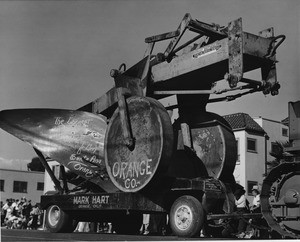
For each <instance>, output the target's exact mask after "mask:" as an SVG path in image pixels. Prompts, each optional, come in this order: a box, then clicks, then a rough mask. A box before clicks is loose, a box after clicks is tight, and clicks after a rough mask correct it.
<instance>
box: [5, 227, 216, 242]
mask: <svg viewBox="0 0 300 242" xmlns="http://www.w3.org/2000/svg"><path fill="white" fill-rule="evenodd" d="M203 239H204V238H195V239H188V240H203ZM180 240H187V239H182V238H178V237H176V236H148V235H147V236H145V235H120V234H96V233H68V234H65V233H57V234H55V233H50V232H48V231H43V230H18V229H5V228H1V241H2V242H6V241H32V242H35V241H74V242H76V241H180ZM204 240H208V239H207V238H205V239H204ZM214 240H215V239H214Z"/></svg>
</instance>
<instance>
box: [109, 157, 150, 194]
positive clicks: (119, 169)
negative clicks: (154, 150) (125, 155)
mask: <svg viewBox="0 0 300 242" xmlns="http://www.w3.org/2000/svg"><path fill="white" fill-rule="evenodd" d="M151 162H152V159H146V160H142V161H132V162H122V161H120V162H115V163H114V164H113V166H112V175H113V177H115V178H117V179H120V180H123V181H124V187H125V188H126V189H130V188H136V187H137V186H139V185H140V181H139V178H140V177H143V176H149V175H151V174H152V169H151Z"/></svg>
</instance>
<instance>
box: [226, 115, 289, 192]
mask: <svg viewBox="0 0 300 242" xmlns="http://www.w3.org/2000/svg"><path fill="white" fill-rule="evenodd" d="M224 118H225V119H226V120H227V122H228V123H229V124H230V126H231V127H232V129H233V132H234V135H235V138H236V141H237V146H238V159H237V163H236V167H235V171H234V177H235V179H236V181H237V182H238V183H239V184H241V185H242V186H243V187H244V188H245V190H246V192H247V195H248V196H250V197H251V196H252V195H251V189H252V187H253V186H254V185H258V186H259V187H260V188H261V185H262V182H263V179H264V174H265V173H266V162H267V161H270V160H272V159H274V158H273V157H272V156H271V155H270V154H269V153H270V151H272V150H273V149H276V143H275V142H276V141H287V140H288V127H287V126H285V125H284V124H282V123H281V122H279V121H274V120H270V119H265V118H262V117H258V118H251V117H250V116H249V115H248V114H246V113H235V114H230V115H226V116H224Z"/></svg>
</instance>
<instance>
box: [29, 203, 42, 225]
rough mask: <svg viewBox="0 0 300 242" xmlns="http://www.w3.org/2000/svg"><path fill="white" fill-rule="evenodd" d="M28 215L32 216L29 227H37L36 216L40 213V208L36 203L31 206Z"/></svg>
mask: <svg viewBox="0 0 300 242" xmlns="http://www.w3.org/2000/svg"><path fill="white" fill-rule="evenodd" d="M30 215H31V217H32V223H31V226H30V227H31V229H35V230H36V229H37V228H38V218H39V215H40V209H39V206H38V204H35V205H34V206H33V208H32V211H31V212H30Z"/></svg>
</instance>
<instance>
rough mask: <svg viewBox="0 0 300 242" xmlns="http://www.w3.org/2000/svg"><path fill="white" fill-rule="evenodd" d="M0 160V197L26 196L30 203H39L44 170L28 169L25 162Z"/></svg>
mask: <svg viewBox="0 0 300 242" xmlns="http://www.w3.org/2000/svg"><path fill="white" fill-rule="evenodd" d="M22 163H24V164H21V162H18V161H15V162H14V161H8V162H6V161H5V160H1V165H0V198H1V201H3V202H5V201H6V199H9V198H13V199H19V200H20V199H21V198H22V197H26V198H27V199H28V200H29V199H30V200H31V202H32V204H35V203H39V202H40V200H41V195H43V194H44V176H45V173H44V172H37V171H28V170H27V163H26V162H22Z"/></svg>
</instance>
